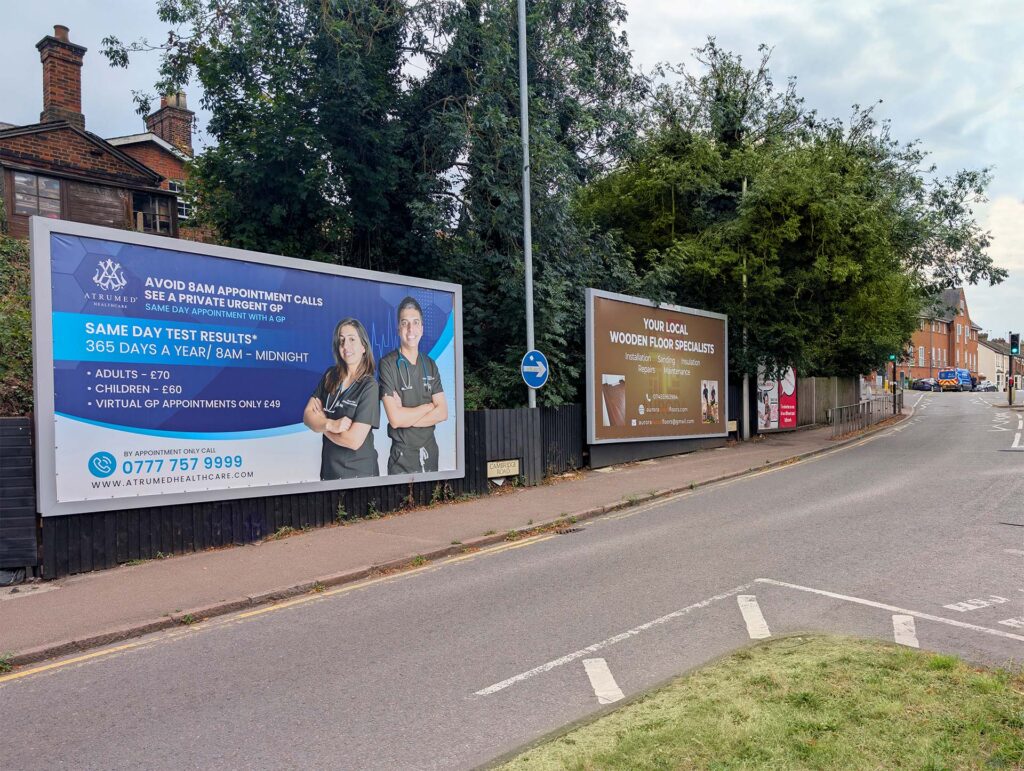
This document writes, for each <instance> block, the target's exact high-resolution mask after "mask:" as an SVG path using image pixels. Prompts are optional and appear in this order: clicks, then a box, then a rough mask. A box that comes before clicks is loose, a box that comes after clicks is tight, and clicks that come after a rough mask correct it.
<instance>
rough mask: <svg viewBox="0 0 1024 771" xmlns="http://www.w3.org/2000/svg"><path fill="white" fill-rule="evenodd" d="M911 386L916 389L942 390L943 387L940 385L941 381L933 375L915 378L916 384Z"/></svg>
mask: <svg viewBox="0 0 1024 771" xmlns="http://www.w3.org/2000/svg"><path fill="white" fill-rule="evenodd" d="M911 388H912V389H913V390H915V391H941V390H942V387H941V386H940V385H939V381H938V380H936V379H935V378H933V377H923V378H921V379H920V380H915V381H914V385H912V386H911Z"/></svg>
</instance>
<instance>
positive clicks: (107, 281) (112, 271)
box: [92, 259, 128, 292]
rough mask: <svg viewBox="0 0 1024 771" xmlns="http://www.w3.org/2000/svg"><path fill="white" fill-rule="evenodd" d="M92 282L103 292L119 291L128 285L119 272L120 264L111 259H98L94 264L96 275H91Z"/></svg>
mask: <svg viewBox="0 0 1024 771" xmlns="http://www.w3.org/2000/svg"><path fill="white" fill-rule="evenodd" d="M92 282H93V283H94V284H95V285H96V286H98V287H99V288H100V289H102V290H103V291H104V292H120V291H121V290H122V289H124V288H125V287H126V286H127V285H128V281H127V280H126V279H125V277H124V274H123V273H122V272H121V264H120V263H118V262H114V261H113V260H111V259H106V260H100V261H99V262H98V263H97V264H96V275H94V276H93V277H92Z"/></svg>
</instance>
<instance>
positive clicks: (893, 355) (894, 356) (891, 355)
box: [889, 353, 896, 361]
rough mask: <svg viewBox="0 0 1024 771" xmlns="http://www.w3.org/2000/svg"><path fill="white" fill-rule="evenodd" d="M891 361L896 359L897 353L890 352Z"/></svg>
mask: <svg viewBox="0 0 1024 771" xmlns="http://www.w3.org/2000/svg"><path fill="white" fill-rule="evenodd" d="M889 361H896V354H895V353H890V354H889Z"/></svg>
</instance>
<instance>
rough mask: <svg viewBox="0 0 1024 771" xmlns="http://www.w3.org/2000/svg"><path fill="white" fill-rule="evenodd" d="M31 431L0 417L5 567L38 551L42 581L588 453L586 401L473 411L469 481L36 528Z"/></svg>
mask: <svg viewBox="0 0 1024 771" xmlns="http://www.w3.org/2000/svg"><path fill="white" fill-rule="evenodd" d="M31 437H32V425H31V422H30V420H29V419H28V418H10V419H6V420H3V421H0V442H2V446H0V480H2V481H3V492H2V494H0V568H5V567H11V568H16V567H26V566H35V565H37V564H39V562H40V560H39V554H40V552H41V557H42V560H41V564H42V575H43V577H45V578H59V577H62V576H67V575H71V574H74V573H82V572H87V571H91V570H102V569H105V568H111V567H114V566H116V565H118V564H122V563H125V562H129V561H131V560H144V559H153V558H156V557H160V556H163V555H170V554H183V553H187V552H192V551H199V550H202V549H208V548H213V547H218V546H230V545H235V544H245V543H252V542H254V541H259V540H260V539H262V538H266V537H267V536H269V535H272V534H274V533H275V532H277V531H279V530H280V529H281V528H286V527H288V528H294V529H296V530H301V529H304V528H313V527H323V526H324V525H328V524H331V523H333V522H336V521H337V520H338V519H349V518H355V517H363V516H366V515H368V514H372V513H373V512H380V513H385V512H391V511H398V510H401V509H403V508H409V507H413V506H422V505H426V504H429V503H432V502H439V501H443V500H450V499H452V498H457V497H459V496H462V495H483V494H486V493H487V490H488V487H487V461H488V460H510V459H514V458H518V459H519V460H520V468H521V469H522V474H523V477H524V481H525V482H526V483H527V484H530V485H535V484H539V483H540V482H541V481H542V480H543V478H544V476H546V475H551V474H558V473H562V472H564V471H566V470H569V469H575V468H580V467H581V466H582V465H583V463H584V452H585V444H584V409H583V407H582V406H581V405H578V404H572V405H565V406H562V407H545V408H541V409H537V410H527V409H510V410H486V411H473V412H467V413H466V476H465V478H463V479H452V480H448V481H444V482H420V483H416V484H407V485H386V486H381V487H368V488H360V489H355V490H332V491H325V492H322V493H303V494H294V495H276V496H269V497H263V498H245V499H236V500H227V501H214V502H208V503H194V504H184V505H176V506H157V507H151V508H144V509H121V510H114V511H102V512H93V513H86V514H73V515H68V516H61V517H43V518H42V519H41V527H39V528H38V531H37V523H39V522H40V520H39V518H38V517H37V516H36V511H35V500H36V498H35V480H34V477H33V470H32V461H33V453H32V448H31ZM37 532H38V535H37ZM40 544H41V546H40Z"/></svg>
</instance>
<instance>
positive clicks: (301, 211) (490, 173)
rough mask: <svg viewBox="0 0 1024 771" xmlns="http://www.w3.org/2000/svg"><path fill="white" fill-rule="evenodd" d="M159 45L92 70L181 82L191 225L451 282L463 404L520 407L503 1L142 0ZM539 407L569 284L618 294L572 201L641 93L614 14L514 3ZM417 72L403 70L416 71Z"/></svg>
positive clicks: (573, 381) (570, 362)
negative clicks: (526, 78) (187, 91)
mask: <svg viewBox="0 0 1024 771" xmlns="http://www.w3.org/2000/svg"><path fill="white" fill-rule="evenodd" d="M158 12H159V14H160V18H161V19H162V20H163V21H165V22H166V23H168V24H170V25H173V26H175V27H177V28H180V29H184V30H185V32H184V33H182V34H178V33H172V34H171V35H170V37H169V38H168V40H167V42H166V43H163V44H161V45H159V46H152V45H150V44H148V43H146V42H145V41H140V42H139V43H137V44H133V45H132V46H125V45H123V44H121V43H120V42H119V41H117V40H116V39H113V38H110V39H108V40H107V41H106V51H107V54H108V56H110V57H111V58H112V61H114V62H115V63H118V64H127V61H128V55H129V53H131V52H132V51H141V50H146V49H154V48H155V49H157V50H159V51H161V52H162V56H163V59H162V61H163V64H162V70H161V73H162V81H161V83H160V84H158V87H159V88H160V89H161V90H163V91H170V90H174V89H177V88H179V87H181V86H183V85H184V83H185V82H186V81H187V79H188V78H189V76H190V75H192V74H195V75H196V76H197V77H198V78H199V80H200V81H201V82H202V84H203V87H204V101H203V104H204V106H205V107H207V108H208V109H209V110H210V111H211V113H212V116H213V117H212V119H211V123H210V133H211V135H212V136H213V138H214V140H215V141H216V145H215V146H214V147H211V148H210V149H208V150H207V151H205V152H204V153H202V154H201V155H200V156H199V157H198V158H197V159H196V162H195V167H194V168H195V180H196V184H195V187H196V188H197V190H198V201H197V209H198V211H199V214H200V216H201V217H205V218H206V219H207V221H208V222H209V223H210V224H212V225H213V226H214V228H215V229H216V231H217V232H218V233H219V234H220V236H221V237H222V238H224V239H225V240H226V241H227V242H228V243H231V244H233V245H238V246H243V247H248V248H256V249H260V250H263V251H276V252H281V253H284V254H288V255H291V256H297V257H312V258H316V259H330V260H335V261H338V262H342V263H345V264H350V265H357V266H360V267H369V268H375V269H378V270H386V271H397V272H402V273H406V274H413V275H423V276H428V277H434V278H446V279H449V280H452V281H456V282H458V283H462V284H463V286H464V300H465V348H464V350H465V355H466V362H467V368H466V369H467V373H468V376H467V381H468V388H467V402H468V403H469V404H470V405H479V406H485V405H486V406H507V405H513V404H520V403H523V402H524V401H525V396H526V391H525V388H524V387H523V386H522V384H521V382H520V381H519V376H518V364H519V359H520V358H521V356H522V354H523V353H524V346H525V339H526V336H525V331H524V330H525V318H524V317H525V299H524V287H523V284H524V275H523V261H522V254H523V243H522V198H521V181H522V153H521V149H520V143H519V91H518V88H519V85H518V84H519V77H518V52H517V45H516V42H517V29H516V27H517V24H516V10H515V5H514V4H513V3H507V2H501V3H492V2H484V1H483V0H464V1H460V0H447V1H446V2H422V3H416V2H407V3H403V2H399V1H398V0H276V1H275V2H265V0H159V2H158ZM528 16H529V18H528V27H529V30H528V36H529V40H530V49H529V50H530V60H529V70H530V85H531V105H530V109H531V156H532V157H531V162H532V166H531V176H532V183H533V184H532V193H531V197H532V202H533V210H534V250H535V255H536V260H535V263H534V267H535V277H534V279H535V281H534V287H535V298H534V301H535V309H536V313H535V316H536V329H537V344H538V346H539V347H541V348H542V349H543V350H544V351H545V353H547V354H548V357H549V360H550V361H551V364H552V368H553V372H554V375H553V377H552V380H551V381H550V383H549V385H548V386H546V387H545V389H544V390H543V391H542V392H541V398H542V401H545V402H547V403H553V404H557V403H560V402H562V401H566V400H571V399H575V398H577V397H578V396H579V393H580V390H581V387H582V380H581V378H580V377H579V375H580V373H581V371H582V366H583V345H582V328H583V327H582V325H583V292H582V289H583V287H585V286H598V287H604V288H615V289H624V288H628V286H630V285H631V284H630V282H631V281H632V273H631V271H630V269H629V266H628V264H627V263H626V262H625V261H624V260H623V259H622V257H621V254H620V252H619V250H618V246H617V242H616V241H615V239H613V238H610V237H607V236H605V235H603V234H601V233H599V232H595V231H593V230H591V229H590V228H589V227H588V226H587V225H585V224H584V223H582V222H581V221H580V219H579V218H578V217H577V216H576V214H575V212H574V211H573V210H572V208H571V206H570V200H571V197H572V195H573V192H574V191H575V190H576V189H577V188H578V187H579V186H580V185H582V184H585V183H587V182H588V181H590V180H591V179H593V178H594V177H595V176H596V175H597V174H599V173H601V172H604V171H606V170H607V169H608V168H610V166H611V164H613V163H614V162H616V161H617V160H618V159H619V157H620V156H621V153H622V152H623V150H624V148H625V147H626V145H627V143H628V139H629V138H630V137H632V136H633V135H634V134H635V131H634V122H635V119H636V112H635V109H634V108H635V105H636V104H637V102H638V100H639V99H640V97H641V96H642V94H643V91H644V88H645V81H644V80H643V78H640V77H638V76H637V75H636V74H634V73H633V72H632V70H631V68H630V54H629V48H628V45H627V41H626V38H625V36H624V34H623V33H622V32H621V31H619V27H620V26H621V24H622V22H623V21H624V19H625V11H624V9H623V7H622V5H621V3H620V2H618V0H561V1H560V0H536V1H535V2H532V3H531V4H530V6H529V14H528ZM424 69H425V70H426V71H425V72H423V73H422V74H420V73H421V72H422V70H424Z"/></svg>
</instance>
